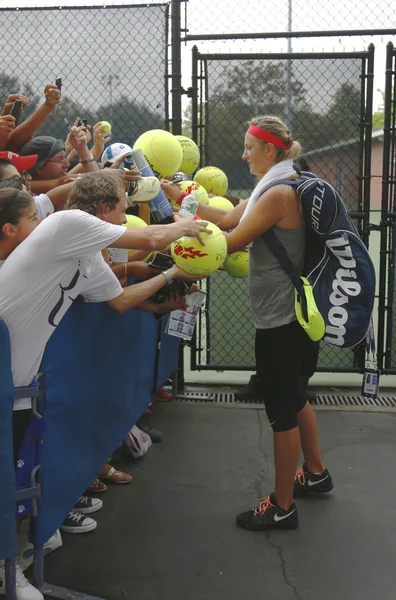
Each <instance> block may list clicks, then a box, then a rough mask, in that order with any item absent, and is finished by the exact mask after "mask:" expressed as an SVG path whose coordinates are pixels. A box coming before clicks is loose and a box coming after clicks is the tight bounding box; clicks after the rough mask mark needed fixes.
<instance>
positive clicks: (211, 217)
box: [161, 179, 247, 230]
mask: <svg viewBox="0 0 396 600" xmlns="http://www.w3.org/2000/svg"><path fill="white" fill-rule="evenodd" d="M161 187H162V189H163V190H164V192H165V195H166V197H167V198H168V199H169V200H173V201H174V202H177V201H178V200H179V198H180V197H181V195H182V191H181V190H180V189H179V188H178V187H177V185H175V184H174V183H172V182H170V181H168V180H167V179H162V180H161ZM246 204H247V201H244V202H241V203H240V204H238V206H235V208H233V209H232V210H221V209H219V208H214V207H213V206H208V205H206V204H202V203H201V202H199V203H198V210H197V215H198V216H199V217H201V219H206V220H207V221H210V222H211V223H214V224H215V225H217V226H218V227H220V229H223V230H226V229H233V228H234V227H236V226H237V225H238V223H239V221H240V220H241V217H242V215H243V213H244V211H245V208H246Z"/></svg>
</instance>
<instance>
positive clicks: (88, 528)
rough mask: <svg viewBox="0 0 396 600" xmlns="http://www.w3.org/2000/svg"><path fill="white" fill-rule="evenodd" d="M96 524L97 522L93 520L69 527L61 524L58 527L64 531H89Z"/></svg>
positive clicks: (94, 527)
mask: <svg viewBox="0 0 396 600" xmlns="http://www.w3.org/2000/svg"><path fill="white" fill-rule="evenodd" d="M97 526H98V524H97V522H96V521H94V522H93V523H90V524H89V525H79V526H78V527H69V526H68V525H61V526H60V527H59V529H60V530H61V531H63V532H64V533H88V532H89V531H93V530H94V529H96V528H97Z"/></svg>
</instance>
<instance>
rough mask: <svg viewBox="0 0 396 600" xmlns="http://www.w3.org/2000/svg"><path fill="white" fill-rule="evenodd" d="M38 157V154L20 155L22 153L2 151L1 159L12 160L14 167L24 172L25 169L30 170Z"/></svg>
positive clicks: (0, 153)
mask: <svg viewBox="0 0 396 600" xmlns="http://www.w3.org/2000/svg"><path fill="white" fill-rule="evenodd" d="M37 159H38V155H37V154H32V155H29V156H20V154H16V153H15V152H8V151H6V150H5V151H3V152H0V160H8V161H9V162H11V163H12V164H13V165H14V167H15V168H16V169H17V170H18V171H19V172H20V173H22V172H23V171H29V169H31V168H32V167H34V165H35V164H36V162H37Z"/></svg>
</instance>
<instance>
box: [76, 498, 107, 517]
mask: <svg viewBox="0 0 396 600" xmlns="http://www.w3.org/2000/svg"><path fill="white" fill-rule="evenodd" d="M102 506H103V502H102V500H99V498H91V497H90V496H80V498H79V499H78V501H77V503H76V504H75V505H74V510H77V511H78V512H80V513H81V514H83V515H89V514H90V513H94V512H96V511H97V510H100V509H101V508H102Z"/></svg>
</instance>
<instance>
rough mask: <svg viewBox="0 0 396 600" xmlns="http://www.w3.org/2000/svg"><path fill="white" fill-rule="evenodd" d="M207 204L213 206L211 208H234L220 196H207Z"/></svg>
mask: <svg viewBox="0 0 396 600" xmlns="http://www.w3.org/2000/svg"><path fill="white" fill-rule="evenodd" d="M209 206H213V208H220V210H231V209H232V208H234V205H233V203H232V202H230V200H227V198H223V197H222V196H211V197H210V198H209Z"/></svg>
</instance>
